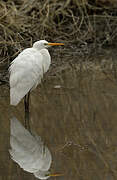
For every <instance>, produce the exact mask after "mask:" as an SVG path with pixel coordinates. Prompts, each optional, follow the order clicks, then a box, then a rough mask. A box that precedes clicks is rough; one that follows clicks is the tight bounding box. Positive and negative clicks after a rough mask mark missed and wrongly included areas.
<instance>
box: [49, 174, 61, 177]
mask: <svg viewBox="0 0 117 180" xmlns="http://www.w3.org/2000/svg"><path fill="white" fill-rule="evenodd" d="M63 175H64V174H49V176H54V177H55V176H63Z"/></svg>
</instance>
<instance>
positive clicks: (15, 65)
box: [9, 48, 43, 105]
mask: <svg viewBox="0 0 117 180" xmlns="http://www.w3.org/2000/svg"><path fill="white" fill-rule="evenodd" d="M42 59H43V56H42V54H41V53H39V52H38V51H36V50H34V49H33V48H28V49H25V50H24V51H22V53H20V54H19V55H18V56H17V57H16V58H15V59H14V60H13V62H12V63H11V65H10V68H9V72H10V103H11V104H12V105H17V104H18V103H19V101H20V100H21V99H22V98H23V97H24V96H25V95H26V94H27V93H28V92H29V91H30V90H31V89H32V88H33V87H34V86H36V85H37V84H38V83H40V82H41V79H42V77H43V66H42Z"/></svg>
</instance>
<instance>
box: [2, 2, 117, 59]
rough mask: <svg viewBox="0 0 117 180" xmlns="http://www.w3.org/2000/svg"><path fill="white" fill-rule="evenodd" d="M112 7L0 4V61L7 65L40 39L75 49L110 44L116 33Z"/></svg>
mask: <svg viewBox="0 0 117 180" xmlns="http://www.w3.org/2000/svg"><path fill="white" fill-rule="evenodd" d="M110 5H111V6H110ZM114 5H115V4H114V1H110V4H109V6H108V4H106V3H105V4H104V3H103V4H101V0H100V1H97V0H95V1H93V3H92V1H90V0H79V1H78V0H67V1H63V0H54V1H53V0H50V1H48V0H44V1H37V0H30V1H24V0H22V1H20V2H19V1H17V0H14V1H10V0H9V1H7V2H4V1H0V46H1V51H0V54H1V59H0V60H1V62H4V61H5V62H6V60H7V62H9V61H8V60H10V59H13V58H14V57H15V56H16V55H17V52H19V51H20V50H22V49H23V48H25V47H28V46H30V45H31V44H32V41H33V42H34V41H36V40H39V39H44V38H45V39H47V40H49V41H50V40H51V41H63V42H72V43H74V44H75V45H77V46H78V45H79V46H80V45H81V44H85V45H86V44H89V43H90V44H91V43H94V45H95V46H96V45H100V46H102V45H104V44H105V43H108V44H112V43H113V42H115V39H116V30H117V29H116V21H117V18H116V15H117V14H116V8H115V9H113V7H114ZM95 46H94V48H95Z"/></svg>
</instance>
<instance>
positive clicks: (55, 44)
mask: <svg viewBox="0 0 117 180" xmlns="http://www.w3.org/2000/svg"><path fill="white" fill-rule="evenodd" d="M48 45H50V46H64V43H48Z"/></svg>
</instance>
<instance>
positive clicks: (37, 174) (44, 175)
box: [34, 170, 63, 179]
mask: <svg viewBox="0 0 117 180" xmlns="http://www.w3.org/2000/svg"><path fill="white" fill-rule="evenodd" d="M34 175H35V177H37V178H38V179H48V178H49V177H52V176H54V177H55V176H63V174H51V173H50V172H49V171H40V170H39V171H38V172H35V173H34Z"/></svg>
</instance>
